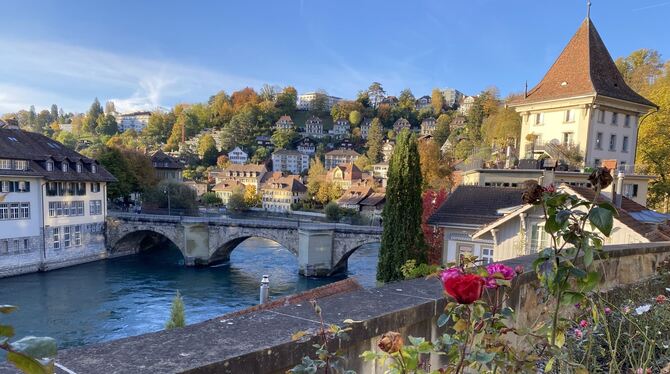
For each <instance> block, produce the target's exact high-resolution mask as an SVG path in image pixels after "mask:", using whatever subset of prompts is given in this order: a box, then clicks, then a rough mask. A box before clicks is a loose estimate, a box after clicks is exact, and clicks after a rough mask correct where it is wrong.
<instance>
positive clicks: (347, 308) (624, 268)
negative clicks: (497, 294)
mask: <svg viewBox="0 0 670 374" xmlns="http://www.w3.org/2000/svg"><path fill="white" fill-rule="evenodd" d="M605 254H606V255H607V258H606V259H603V260H601V261H600V262H599V263H597V266H599V267H601V269H603V272H604V273H605V277H604V280H603V284H602V286H603V287H604V288H605V289H608V288H610V287H614V286H619V285H624V284H631V283H632V284H635V283H637V282H641V281H644V280H646V279H648V278H649V277H651V276H652V275H653V274H654V273H655V267H656V264H658V263H659V262H660V261H662V260H663V259H665V258H668V257H669V256H670V243H649V244H636V245H635V246H634V247H633V246H630V247H627V246H612V247H606V250H605ZM532 261H533V257H532V256H525V257H521V258H517V259H513V260H509V261H508V263H509V265H511V266H515V265H524V266H525V267H526V269H529V268H530V264H531V263H532ZM519 282H521V285H520V291H519V292H518V293H517V294H516V295H514V297H513V300H512V303H513V305H516V306H517V310H518V311H519V312H520V313H519V314H520V317H519V318H520V322H523V321H527V320H530V319H531V318H533V316H534V315H536V314H537V311H538V310H542V308H543V305H542V303H541V299H540V298H539V296H540V295H538V293H537V289H538V287H537V284H536V278H535V274H534V273H532V272H528V273H525V274H523V275H521V276H520V277H519ZM445 304H446V300H445V298H444V297H443V291H442V287H441V285H440V283H439V281H438V280H437V279H434V278H433V279H417V280H411V281H403V282H397V283H391V284H387V285H384V286H382V287H378V288H373V289H367V290H356V291H352V292H348V293H343V294H337V295H332V296H328V297H325V298H321V299H319V305H320V306H321V308H322V310H323V314H322V315H323V319H324V322H325V323H326V324H338V325H343V321H344V320H345V319H352V320H354V321H356V323H354V324H353V325H352V328H353V330H352V332H351V333H350V337H351V339H350V341H349V342H346V343H343V344H342V345H341V348H342V349H343V350H344V355H345V356H346V357H347V359H348V362H347V367H348V368H351V369H353V370H356V371H357V372H358V373H372V374H375V373H382V372H383V371H382V368H379V367H374V366H373V365H371V364H370V363H364V362H362V361H361V360H360V359H359V358H358V355H359V354H360V353H361V352H363V351H365V350H369V349H374V348H375V345H376V343H377V341H378V339H379V337H380V335H381V334H383V333H384V332H386V331H389V330H394V331H400V332H401V333H403V334H405V335H412V336H422V337H425V338H426V339H431V340H432V339H434V338H435V337H437V336H439V334H440V331H439V330H438V329H437V328H436V324H435V320H436V318H437V317H438V316H439V315H440V314H441V313H442V311H443V309H444V306H445ZM320 323H321V322H320V321H319V318H318V317H317V316H316V315H315V314H314V311H313V309H312V307H311V306H310V305H309V303H307V302H301V303H298V304H294V305H285V306H279V307H277V308H274V309H257V310H254V311H249V312H245V313H235V314H231V315H224V316H221V317H217V318H214V319H211V320H209V321H205V322H201V323H197V324H193V325H189V326H187V327H185V328H182V329H175V330H170V331H160V332H156V333H151V334H145V335H141V336H136V337H130V338H125V339H120V340H116V341H112V342H108V343H102V344H94V345H90V346H85V347H80V348H74V349H69V350H64V351H61V352H59V355H58V358H57V362H58V363H59V364H60V365H62V366H63V367H66V368H68V369H69V370H70V371H72V372H76V373H90V372H104V373H108V374H114V373H129V372H132V373H138V374H141V373H158V372H159V373H254V374H263V373H283V372H284V371H285V370H286V369H288V368H291V367H292V366H294V365H296V364H297V363H299V362H300V360H301V358H302V357H303V356H305V355H310V354H313V352H314V348H313V347H312V344H314V343H316V342H317V339H316V338H303V339H302V340H300V341H297V342H293V341H291V335H293V334H294V333H296V332H298V331H302V330H308V331H311V332H312V333H314V332H315V331H316V329H317V328H318V327H319V326H320ZM436 360H437V358H436V357H433V358H432V364H433V365H437V364H438V362H436ZM433 367H436V366H433ZM0 372H3V371H2V370H0ZM8 372H11V371H8Z"/></svg>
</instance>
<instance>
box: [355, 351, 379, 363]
mask: <svg viewBox="0 0 670 374" xmlns="http://www.w3.org/2000/svg"><path fill="white" fill-rule="evenodd" d="M358 357H360V358H362V359H363V361H374V360H375V359H377V353H375V352H373V351H365V352H363V353H361V355H360V356H358Z"/></svg>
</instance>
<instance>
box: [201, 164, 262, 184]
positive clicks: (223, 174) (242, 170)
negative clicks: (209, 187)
mask: <svg viewBox="0 0 670 374" xmlns="http://www.w3.org/2000/svg"><path fill="white" fill-rule="evenodd" d="M267 172H268V169H267V167H266V166H265V165H256V164H244V165H242V164H230V165H229V166H228V167H227V168H226V169H224V170H222V171H212V172H210V173H209V175H210V177H212V178H214V180H215V182H216V184H219V183H221V182H226V181H237V182H240V183H242V184H243V185H245V186H254V188H256V191H258V190H259V188H260V186H261V183H262V181H263V178H264V177H265V175H266V174H267Z"/></svg>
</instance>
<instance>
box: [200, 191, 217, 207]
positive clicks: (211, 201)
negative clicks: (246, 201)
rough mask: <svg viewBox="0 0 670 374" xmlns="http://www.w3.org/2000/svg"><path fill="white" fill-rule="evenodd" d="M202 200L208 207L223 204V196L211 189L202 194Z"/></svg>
mask: <svg viewBox="0 0 670 374" xmlns="http://www.w3.org/2000/svg"><path fill="white" fill-rule="evenodd" d="M200 201H201V202H202V203H203V204H205V205H206V206H208V207H209V206H214V205H219V204H221V198H220V197H218V196H217V195H216V192H211V191H210V192H205V193H204V194H202V196H200Z"/></svg>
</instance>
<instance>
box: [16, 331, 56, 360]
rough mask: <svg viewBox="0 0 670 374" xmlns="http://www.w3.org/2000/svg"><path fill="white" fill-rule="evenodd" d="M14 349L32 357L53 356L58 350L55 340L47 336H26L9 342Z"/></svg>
mask: <svg viewBox="0 0 670 374" xmlns="http://www.w3.org/2000/svg"><path fill="white" fill-rule="evenodd" d="M11 346H12V349H13V350H14V351H17V352H20V353H23V354H26V355H28V356H30V357H34V358H47V357H55V356H56V353H57V352H58V345H57V344H56V340H55V339H53V338H48V337H40V336H26V337H25V338H23V339H20V340H17V341H15V342H14V343H12V344H11Z"/></svg>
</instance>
